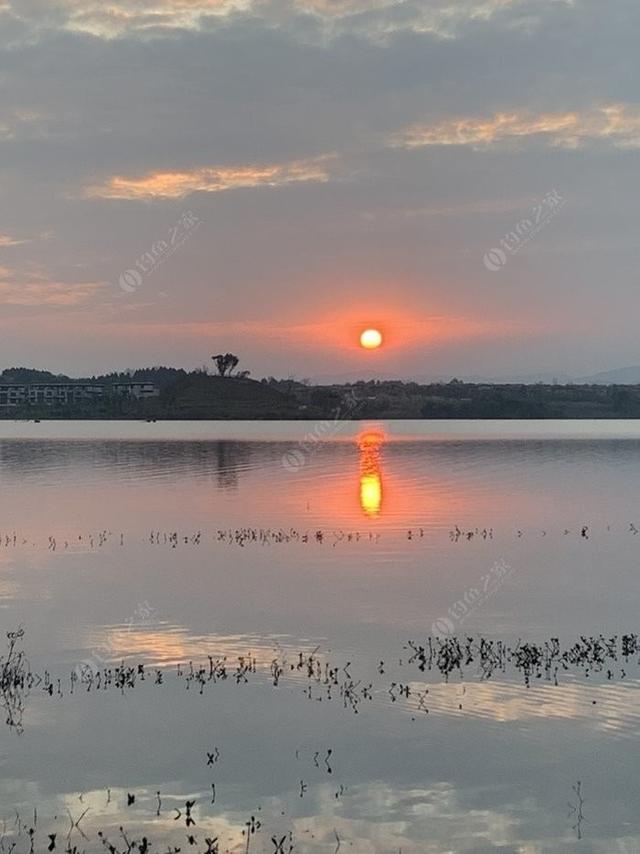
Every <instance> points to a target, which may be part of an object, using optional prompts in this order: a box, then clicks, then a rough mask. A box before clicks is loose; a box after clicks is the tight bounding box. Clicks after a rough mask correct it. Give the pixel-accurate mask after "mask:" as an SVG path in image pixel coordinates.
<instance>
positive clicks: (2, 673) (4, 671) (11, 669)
mask: <svg viewBox="0 0 640 854" xmlns="http://www.w3.org/2000/svg"><path fill="white" fill-rule="evenodd" d="M23 637H24V629H22V628H20V629H18V630H17V631H15V632H7V641H8V651H7V655H6V657H5V658H0V693H1V695H2V705H3V706H4V709H5V712H6V715H7V718H6V723H7V725H8V726H9V727H11V728H12V729H15V730H16V731H17V732H18V733H22V732H23V726H22V715H23V712H24V699H25V691H26V690H28V688H27V682H28V676H29V663H28V661H27V658H26V656H25V653H24V650H23V649H22V648H21V642H22V639H23Z"/></svg>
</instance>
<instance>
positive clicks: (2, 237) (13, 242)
mask: <svg viewBox="0 0 640 854" xmlns="http://www.w3.org/2000/svg"><path fill="white" fill-rule="evenodd" d="M21 243H27V241H26V240H17V239H16V238H15V237H11V235H9V234H2V233H0V249H2V248H3V247H5V246H20V244H21ZM0 275H2V269H1V268H0Z"/></svg>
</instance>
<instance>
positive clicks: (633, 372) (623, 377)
mask: <svg viewBox="0 0 640 854" xmlns="http://www.w3.org/2000/svg"><path fill="white" fill-rule="evenodd" d="M574 382H576V383H588V384H591V385H638V384H640V365H632V366H631V367H628V368H617V369H616V370H614V371H602V372H601V373H599V374H592V376H590V377H580V379H577V380H574Z"/></svg>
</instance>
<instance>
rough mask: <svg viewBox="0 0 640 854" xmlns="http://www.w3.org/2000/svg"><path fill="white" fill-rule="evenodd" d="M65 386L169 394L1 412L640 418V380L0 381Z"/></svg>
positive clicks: (9, 376) (27, 371) (153, 374)
mask: <svg viewBox="0 0 640 854" xmlns="http://www.w3.org/2000/svg"><path fill="white" fill-rule="evenodd" d="M227 355H230V354H227ZM220 358H225V357H220ZM212 369H213V368H212ZM61 382H83V383H99V384H103V385H105V386H108V385H110V384H114V383H123V382H150V383H154V384H155V385H156V386H157V388H158V391H159V395H158V397H156V398H153V399H151V400H140V401H139V400H132V399H126V398H122V399H117V398H113V397H110V396H109V395H105V397H104V398H103V399H100V400H88V401H86V402H83V403H76V404H73V405H71V404H69V405H64V406H63V405H58V406H56V405H39V406H34V405H33V404H32V405H28V404H24V405H21V406H19V407H15V408H4V409H2V410H0V417H4V418H34V417H37V418H41V417H42V418H148V419H252V420H253V419H256V420H259V419H271V420H278V419H299V420H317V419H332V420H357V419H366V418H390V419H393V418H417V419H422V418H433V419H440V418H460V419H474V418H477V419H487V418H498V419H514V418H523V419H530V418H542V419H551V418H569V419H580V418H640V385H595V384H594V385H576V384H567V385H560V384H553V385H552V384H544V383H536V384H530V385H527V384H497V383H481V384H476V383H466V382H461V381H460V380H457V379H453V380H451V381H450V382H446V383H444V382H443V383H430V384H421V383H417V382H403V381H401V380H370V381H360V382H354V383H345V384H333V385H321V386H320V385H312V384H311V383H310V382H309V381H306V380H296V379H292V378H289V379H276V378H274V377H269V378H268V379H263V380H260V381H257V380H252V379H250V378H249V377H248V372H246V371H245V372H241V373H236V374H233V375H232V374H230V373H227V374H225V373H220V371H218V373H217V375H213V374H212V373H210V372H209V369H208V368H207V367H202V368H199V369H196V370H193V371H186V370H184V369H182V368H172V367H165V366H159V367H150V368H140V369H137V370H131V371H125V372H112V373H108V374H103V375H97V376H91V377H82V378H70V377H68V376H66V375H63V374H53V373H51V372H49V371H43V370H35V369H32V368H9V369H7V370H5V371H3V372H2V374H0V384H2V383H5V384H23V383H61Z"/></svg>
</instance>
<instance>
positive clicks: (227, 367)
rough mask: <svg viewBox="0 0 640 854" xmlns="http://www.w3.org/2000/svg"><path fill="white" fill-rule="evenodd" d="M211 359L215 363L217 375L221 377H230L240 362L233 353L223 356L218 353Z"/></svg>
mask: <svg viewBox="0 0 640 854" xmlns="http://www.w3.org/2000/svg"><path fill="white" fill-rule="evenodd" d="M211 358H212V359H213V361H214V362H215V363H216V368H217V369H218V374H219V375H220V376H221V377H227V376H229V377H230V376H231V374H232V373H233V371H234V369H235V368H236V367H237V366H238V362H239V361H240V359H239V358H238V357H237V356H234V355H233V353H225V354H224V355H223V354H222V353H218V355H217V356H212V357H211Z"/></svg>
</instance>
